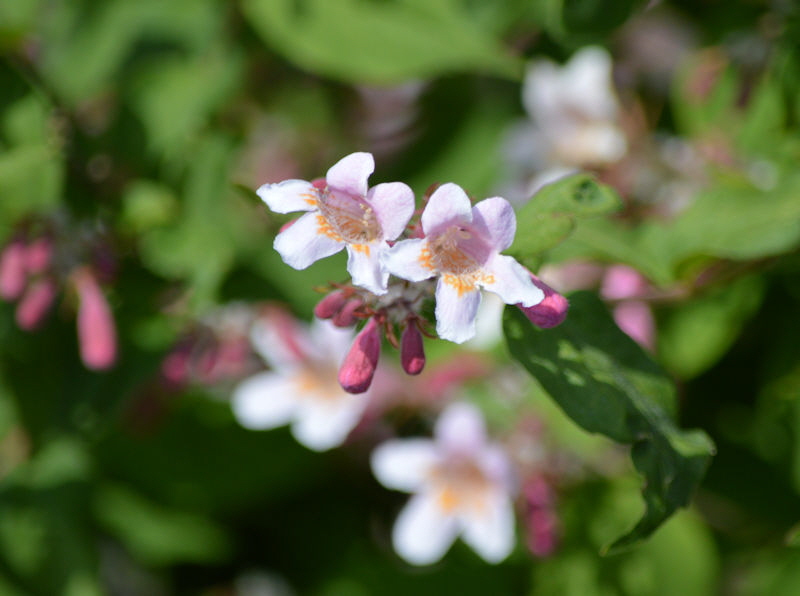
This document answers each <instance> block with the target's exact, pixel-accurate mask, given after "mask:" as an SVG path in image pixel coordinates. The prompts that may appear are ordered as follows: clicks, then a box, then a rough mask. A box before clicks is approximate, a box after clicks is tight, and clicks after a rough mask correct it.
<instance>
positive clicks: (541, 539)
mask: <svg viewBox="0 0 800 596" xmlns="http://www.w3.org/2000/svg"><path fill="white" fill-rule="evenodd" d="M525 525H526V526H527V527H526V530H527V532H526V533H527V540H526V543H527V545H528V549H529V550H530V551H531V553H532V554H533V555H535V556H537V557H547V556H549V555H552V554H553V552H555V550H556V548H557V547H558V518H557V517H556V516H555V513H553V511H551V510H549V509H534V510H532V511H531V512H530V513H529V514H528V519H527V520H526V524H525Z"/></svg>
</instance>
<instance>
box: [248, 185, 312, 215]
mask: <svg viewBox="0 0 800 596" xmlns="http://www.w3.org/2000/svg"><path fill="white" fill-rule="evenodd" d="M256 193H257V194H258V196H259V197H261V200H262V201H264V202H265V203H266V204H267V207H269V208H270V209H271V210H272V211H274V212H275V213H292V212H293V211H311V210H312V209H315V208H316V206H317V200H316V199H317V196H318V191H317V189H316V188H314V185H313V184H311V183H310V182H306V181H305V180H284V181H283V182H278V183H277V184H263V185H262V186H261V187H260V188H259V189H258V190H257V191H256Z"/></svg>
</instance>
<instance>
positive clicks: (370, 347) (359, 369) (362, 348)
mask: <svg viewBox="0 0 800 596" xmlns="http://www.w3.org/2000/svg"><path fill="white" fill-rule="evenodd" d="M380 355H381V336H380V327H379V325H378V322H377V321H376V320H375V319H374V318H372V319H370V320H369V322H367V324H366V326H365V327H364V328H363V329H362V330H361V332H360V333H359V334H358V335H356V339H355V340H354V341H353V345H352V346H351V347H350V351H349V352H348V353H347V356H345V358H344V362H343V363H342V367H341V368H340V369H339V384H340V385H341V386H342V389H344V390H345V391H347V392H348V393H364V392H365V391H366V390H367V389H369V386H370V384H372V377H373V376H374V375H375V369H376V368H377V366H378V358H379V357H380Z"/></svg>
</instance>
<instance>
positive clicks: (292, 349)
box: [250, 311, 311, 370]
mask: <svg viewBox="0 0 800 596" xmlns="http://www.w3.org/2000/svg"><path fill="white" fill-rule="evenodd" d="M250 343H251V345H252V346H253V348H254V349H255V350H256V352H258V354H259V356H261V357H262V358H263V359H264V361H265V362H266V363H267V364H269V365H270V367H271V368H273V369H275V370H282V369H285V368H289V367H294V366H296V365H298V364H301V363H303V362H304V361H305V359H306V357H307V354H308V353H309V348H310V347H311V342H310V341H309V338H308V336H307V334H306V333H305V330H304V329H303V327H302V326H301V325H300V324H298V322H297V321H296V320H295V319H294V318H293V317H292V316H291V315H290V314H289V313H287V312H284V311H275V312H271V313H269V314H268V315H267V316H265V317H264V318H260V319H258V320H256V321H255V322H254V323H253V326H252V327H251V328H250Z"/></svg>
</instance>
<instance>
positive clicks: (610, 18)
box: [535, 0, 644, 47]
mask: <svg viewBox="0 0 800 596" xmlns="http://www.w3.org/2000/svg"><path fill="white" fill-rule="evenodd" d="M643 5H644V2H643V0H619V1H618V2H604V1H603V0H540V1H539V2H537V3H536V4H535V7H536V8H535V11H536V13H537V15H536V16H537V17H538V20H539V22H541V24H542V26H543V27H544V28H545V29H546V30H547V32H548V33H550V34H551V35H553V36H554V37H556V38H558V39H559V40H560V41H562V42H563V43H565V44H568V45H570V46H573V47H576V46H579V45H585V44H587V43H592V42H593V41H600V40H604V38H606V37H607V36H608V35H609V34H610V33H611V32H612V31H613V30H614V29H616V28H617V27H619V26H620V25H622V24H623V23H624V22H625V21H626V20H627V19H628V18H629V17H630V16H631V14H632V13H633V11H634V10H635V9H637V8H638V7H640V6H643Z"/></svg>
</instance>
